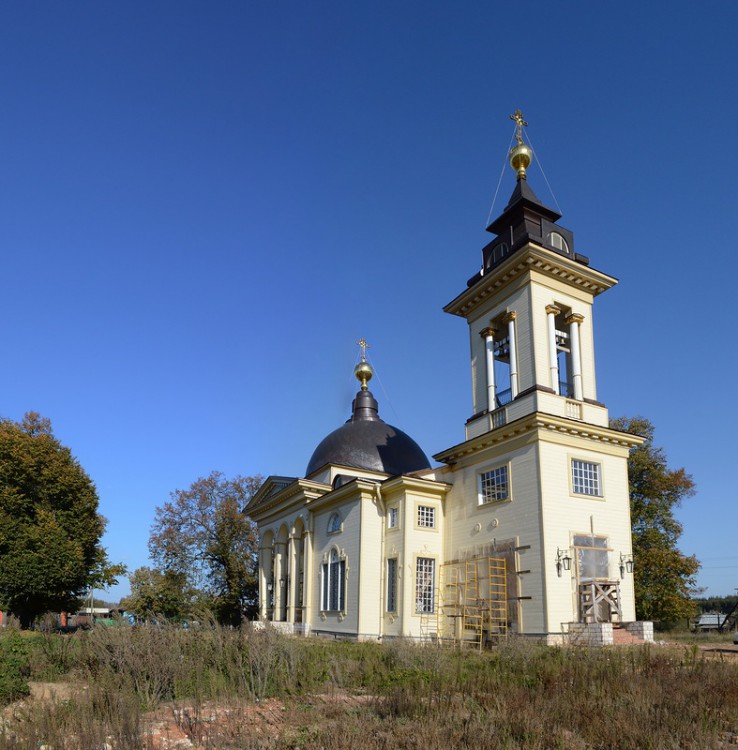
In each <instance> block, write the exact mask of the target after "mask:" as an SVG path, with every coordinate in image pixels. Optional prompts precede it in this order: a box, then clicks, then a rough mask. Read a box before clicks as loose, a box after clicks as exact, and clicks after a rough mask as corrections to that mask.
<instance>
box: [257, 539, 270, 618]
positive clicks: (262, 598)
mask: <svg viewBox="0 0 738 750" xmlns="http://www.w3.org/2000/svg"><path fill="white" fill-rule="evenodd" d="M264 559H265V555H264V548H263V547H261V548H260V549H259V619H260V620H266V618H267V594H268V591H267V573H266V570H265V569H264Z"/></svg>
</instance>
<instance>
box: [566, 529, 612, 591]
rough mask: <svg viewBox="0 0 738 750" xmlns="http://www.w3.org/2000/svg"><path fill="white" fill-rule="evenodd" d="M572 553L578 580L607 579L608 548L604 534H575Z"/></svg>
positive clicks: (608, 568) (608, 574)
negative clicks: (574, 557)
mask: <svg viewBox="0 0 738 750" xmlns="http://www.w3.org/2000/svg"><path fill="white" fill-rule="evenodd" d="M572 541H573V543H574V554H575V556H576V563H577V570H576V572H577V578H578V579H579V580H580V581H596V580H607V579H608V578H609V577H610V550H609V549H608V546H607V537H606V536H594V535H592V534H575V535H574V538H573V540H572Z"/></svg>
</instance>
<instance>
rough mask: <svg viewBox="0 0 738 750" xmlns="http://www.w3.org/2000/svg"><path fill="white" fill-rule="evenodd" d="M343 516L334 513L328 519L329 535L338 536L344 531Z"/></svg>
mask: <svg viewBox="0 0 738 750" xmlns="http://www.w3.org/2000/svg"><path fill="white" fill-rule="evenodd" d="M342 526H343V525H342V523H341V516H339V515H338V513H333V514H332V515H331V517H330V518H329V519H328V533H329V534H336V533H338V532H339V531H341V529H342Z"/></svg>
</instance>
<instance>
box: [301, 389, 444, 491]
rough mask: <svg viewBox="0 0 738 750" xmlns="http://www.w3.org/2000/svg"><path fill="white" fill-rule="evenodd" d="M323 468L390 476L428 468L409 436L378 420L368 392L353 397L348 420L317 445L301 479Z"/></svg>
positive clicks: (373, 401) (377, 410) (362, 391)
mask: <svg viewBox="0 0 738 750" xmlns="http://www.w3.org/2000/svg"><path fill="white" fill-rule="evenodd" d="M326 464H338V465H340V466H350V467H352V468H355V469H368V470H370V471H379V472H383V473H385V474H391V475H393V476H394V475H397V474H407V473H409V472H411V471H418V470H420V469H429V468H430V461H429V460H428V457H427V456H426V455H425V453H423V451H422V449H421V448H420V446H419V445H418V444H417V443H416V442H415V441H414V440H413V439H412V438H411V437H410V436H409V435H407V434H405V433H404V432H403V431H402V430H398V429H397V428H396V427H392V425H388V424H387V423H386V422H384V421H383V420H382V419H380V417H379V407H378V404H377V400H376V399H375V398H374V396H373V395H372V394H371V393H370V392H369V391H368V390H360V391H359V392H358V393H357V394H356V398H355V399H354V402H353V413H352V415H351V419H349V420H348V421H347V422H346V423H345V424H344V425H342V426H341V427H339V428H338V429H337V430H334V431H333V432H331V433H330V434H329V435H328V436H327V437H325V438H324V439H323V440H322V441H321V442H320V444H319V445H318V447H317V448H316V449H315V451H314V453H313V455H312V458H311V459H310V462H309V463H308V466H307V470H306V471H305V476H307V477H309V476H310V475H311V474H313V473H314V472H316V471H318V469H320V468H322V467H323V466H325V465H326Z"/></svg>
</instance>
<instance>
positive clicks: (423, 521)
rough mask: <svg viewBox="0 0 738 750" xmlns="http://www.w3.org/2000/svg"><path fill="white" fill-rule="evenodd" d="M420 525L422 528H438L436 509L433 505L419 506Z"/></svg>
mask: <svg viewBox="0 0 738 750" xmlns="http://www.w3.org/2000/svg"><path fill="white" fill-rule="evenodd" d="M418 526H419V527H420V528H422V529H435V528H436V509H435V508H434V507H433V506H432V505H419V506H418Z"/></svg>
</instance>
